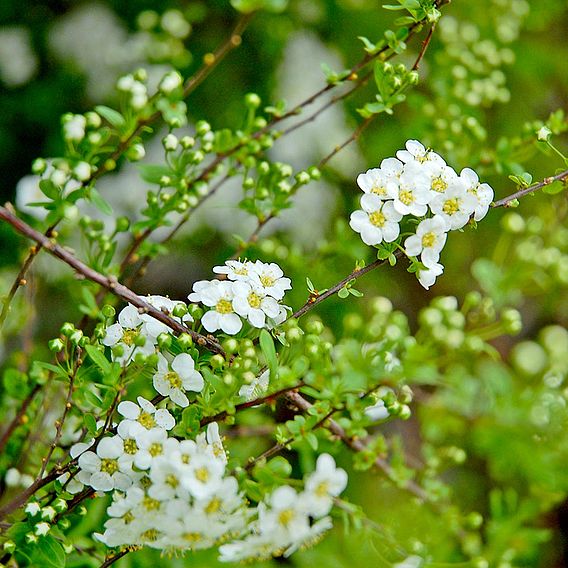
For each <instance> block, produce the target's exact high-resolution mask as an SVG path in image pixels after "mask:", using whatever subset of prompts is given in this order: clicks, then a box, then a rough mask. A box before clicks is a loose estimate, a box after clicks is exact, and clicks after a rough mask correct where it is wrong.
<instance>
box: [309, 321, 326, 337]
mask: <svg viewBox="0 0 568 568" xmlns="http://www.w3.org/2000/svg"><path fill="white" fill-rule="evenodd" d="M323 330H324V325H323V323H322V322H321V321H319V320H314V319H312V320H310V321H309V322H308V323H307V324H306V331H307V332H308V333H311V334H313V335H321V334H322V333H323Z"/></svg>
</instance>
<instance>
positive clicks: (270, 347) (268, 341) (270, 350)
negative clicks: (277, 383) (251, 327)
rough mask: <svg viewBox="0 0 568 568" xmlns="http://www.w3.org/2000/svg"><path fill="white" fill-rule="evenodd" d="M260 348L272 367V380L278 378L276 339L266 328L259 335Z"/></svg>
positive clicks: (270, 367)
mask: <svg viewBox="0 0 568 568" xmlns="http://www.w3.org/2000/svg"><path fill="white" fill-rule="evenodd" d="M259 343H260V349H261V350H262V353H263V354H264V357H265V358H266V362H267V363H268V368H269V369H270V380H273V379H275V378H276V370H277V369H278V359H277V358H276V348H275V347H274V340H273V339H272V336H271V335H270V333H268V331H266V329H263V330H262V331H261V332H260V337H259Z"/></svg>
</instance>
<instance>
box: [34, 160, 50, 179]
mask: <svg viewBox="0 0 568 568" xmlns="http://www.w3.org/2000/svg"><path fill="white" fill-rule="evenodd" d="M46 168H47V162H46V161H45V160H44V159H43V158H37V159H36V160H34V161H33V164H32V173H34V174H36V175H38V176H39V175H41V174H43V172H45V170H46Z"/></svg>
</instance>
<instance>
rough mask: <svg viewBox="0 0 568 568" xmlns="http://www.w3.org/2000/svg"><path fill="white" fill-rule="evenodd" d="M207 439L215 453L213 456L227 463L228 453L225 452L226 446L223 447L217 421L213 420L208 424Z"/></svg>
mask: <svg viewBox="0 0 568 568" xmlns="http://www.w3.org/2000/svg"><path fill="white" fill-rule="evenodd" d="M205 439H206V440H207V444H208V446H209V448H210V450H211V452H212V453H213V456H214V457H215V458H216V459H218V460H219V461H220V462H221V463H223V464H226V463H227V454H226V453H225V448H224V447H223V441H222V440H221V436H220V434H219V424H217V422H211V423H210V424H209V425H208V426H207V433H206V434H205Z"/></svg>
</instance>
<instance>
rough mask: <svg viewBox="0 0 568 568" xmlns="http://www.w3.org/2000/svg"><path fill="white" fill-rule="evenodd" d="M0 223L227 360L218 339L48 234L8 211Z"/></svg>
mask: <svg viewBox="0 0 568 568" xmlns="http://www.w3.org/2000/svg"><path fill="white" fill-rule="evenodd" d="M0 219H3V220H4V221H6V222H7V223H9V224H10V225H12V227H14V229H16V231H18V232H19V233H21V234H22V235H24V236H26V237H28V238H30V239H32V240H34V241H36V242H37V243H39V244H41V245H42V246H43V247H44V248H45V249H46V250H47V251H48V252H49V253H50V254H51V255H53V256H55V257H57V258H59V259H60V260H62V261H63V262H65V263H66V264H68V265H69V266H70V267H71V268H73V269H74V270H75V271H76V272H78V273H79V274H81V275H82V276H83V277H85V278H87V279H88V280H91V281H92V282H96V283H97V284H99V285H100V286H102V287H103V288H106V289H107V290H108V291H109V292H111V293H112V294H114V295H115V296H118V297H119V298H122V299H123V300H124V301H125V302H129V303H131V304H132V305H133V306H136V307H137V308H139V309H140V310H141V311H142V312H143V313H146V314H148V315H150V316H152V317H153V318H154V319H157V320H158V321H160V322H162V323H164V324H165V325H167V326H168V327H169V328H170V329H172V330H173V331H174V332H176V333H188V334H189V335H190V336H191V337H192V339H193V340H194V341H195V342H196V343H197V344H198V345H201V346H202V347H205V348H206V349H208V350H209V351H211V352H213V353H219V354H221V355H223V356H224V355H225V353H224V351H223V349H222V348H221V346H220V345H219V343H218V342H217V341H216V340H215V339H212V338H210V337H205V336H204V335H201V334H200V333H197V332H196V331H193V330H191V329H189V328H188V327H186V326H185V325H183V324H181V323H179V322H178V321H176V320H175V319H173V318H172V317H170V316H168V315H166V314H165V313H164V312H162V311H161V310H158V309H157V308H155V307H154V306H151V305H150V304H148V303H147V302H145V301H144V300H142V299H141V298H140V297H139V296H138V295H137V294H136V293H134V292H133V291H132V290H130V288H127V287H126V286H124V285H123V284H121V283H120V282H118V280H117V279H116V278H114V277H112V276H105V275H103V274H101V273H100V272H97V271H96V270H93V269H92V268H90V267H89V266H87V265H86V264H85V263H83V262H81V261H80V260H78V259H77V258H76V257H75V256H73V255H72V254H71V253H70V252H69V251H67V250H66V249H64V248H63V247H61V246H59V245H58V244H56V243H55V242H54V241H53V240H51V239H48V238H47V237H46V236H45V235H44V234H42V233H40V232H38V231H36V230H35V229H32V227H30V226H29V225H28V224H27V223H25V222H24V221H22V220H21V219H19V218H18V217H16V216H15V215H13V214H12V213H11V212H10V211H8V209H7V208H6V207H2V206H0Z"/></svg>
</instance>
